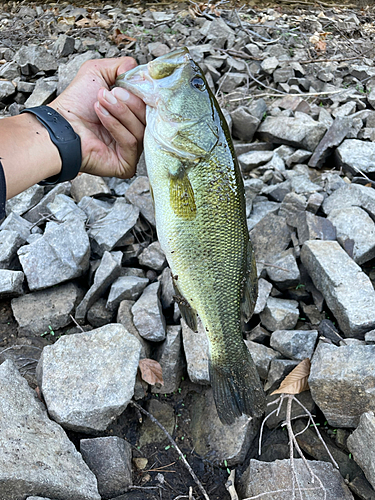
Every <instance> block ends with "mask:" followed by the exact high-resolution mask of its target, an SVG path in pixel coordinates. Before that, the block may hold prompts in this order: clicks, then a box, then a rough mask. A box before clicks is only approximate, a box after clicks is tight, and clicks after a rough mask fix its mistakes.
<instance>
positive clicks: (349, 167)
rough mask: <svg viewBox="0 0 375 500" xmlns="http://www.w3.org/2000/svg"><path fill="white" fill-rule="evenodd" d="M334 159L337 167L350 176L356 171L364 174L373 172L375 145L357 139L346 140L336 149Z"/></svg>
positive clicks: (374, 170)
mask: <svg viewBox="0 0 375 500" xmlns="http://www.w3.org/2000/svg"><path fill="white" fill-rule="evenodd" d="M336 158H337V161H338V164H339V167H341V168H343V169H344V170H345V171H349V172H351V173H352V174H357V173H358V170H360V171H362V172H363V173H365V174H373V173H374V172H375V144H374V143H373V142H366V141H360V140H358V139H346V140H345V141H344V142H343V143H342V144H341V146H339V147H338V148H337V149H336Z"/></svg>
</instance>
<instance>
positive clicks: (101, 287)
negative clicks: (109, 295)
mask: <svg viewBox="0 0 375 500" xmlns="http://www.w3.org/2000/svg"><path fill="white" fill-rule="evenodd" d="M117 253H118V254H119V255H116V254H117ZM121 257H122V255H121V252H114V254H110V253H109V252H104V255H103V257H102V259H101V261H100V264H99V267H98V269H97V270H96V272H95V276H94V283H93V284H92V286H91V287H90V289H89V290H88V292H87V293H86V295H85V296H84V297H83V299H82V301H81V302H80V304H79V305H78V306H77V309H76V314H75V318H76V320H77V321H81V322H84V320H85V317H86V313H87V311H88V309H89V308H90V307H91V306H92V305H93V304H94V302H96V301H97V300H98V299H99V298H100V297H101V296H102V295H103V294H104V292H105V291H106V290H107V289H108V288H109V287H110V285H111V284H112V283H113V282H114V281H115V280H116V278H117V277H118V276H119V274H120V270H121Z"/></svg>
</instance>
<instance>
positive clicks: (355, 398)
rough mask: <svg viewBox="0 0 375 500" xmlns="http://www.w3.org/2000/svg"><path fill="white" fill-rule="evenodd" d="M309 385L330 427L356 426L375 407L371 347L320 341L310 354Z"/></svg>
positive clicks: (373, 351)
mask: <svg viewBox="0 0 375 500" xmlns="http://www.w3.org/2000/svg"><path fill="white" fill-rule="evenodd" d="M309 387H310V390H311V395H312V397H313V399H314V401H315V403H316V404H317V405H318V406H319V408H320V409H321V410H322V412H323V413H324V416H325V418H326V419H327V421H328V423H329V425H331V426H332V427H357V425H358V424H359V419H360V416H361V415H362V414H363V413H364V412H367V411H374V410H375V396H374V394H375V346H373V345H347V346H342V347H336V346H335V345H333V344H327V343H323V342H321V343H320V344H319V345H318V347H317V348H316V351H315V353H314V356H313V359H312V363H311V371H310V377H309Z"/></svg>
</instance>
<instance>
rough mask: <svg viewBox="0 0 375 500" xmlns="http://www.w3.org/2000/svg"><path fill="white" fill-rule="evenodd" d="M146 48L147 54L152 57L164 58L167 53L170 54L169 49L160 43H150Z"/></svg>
mask: <svg viewBox="0 0 375 500" xmlns="http://www.w3.org/2000/svg"><path fill="white" fill-rule="evenodd" d="M147 48H148V51H149V53H150V54H151V55H152V56H153V57H160V56H164V55H165V54H168V52H170V48H169V47H168V45H166V44H165V43H161V42H151V43H149V44H148V46H147Z"/></svg>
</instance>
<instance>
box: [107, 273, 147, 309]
mask: <svg viewBox="0 0 375 500" xmlns="http://www.w3.org/2000/svg"><path fill="white" fill-rule="evenodd" d="M148 283H149V280H148V279H147V278H139V277H138V276H120V277H119V278H117V279H116V281H114V282H113V283H112V286H111V289H110V291H109V296H108V300H107V308H108V309H110V310H112V311H113V310H115V309H116V308H117V306H118V305H119V304H120V302H122V301H123V300H137V299H138V298H139V297H140V296H141V294H142V292H143V290H144V289H145V288H146V286H147V285H148Z"/></svg>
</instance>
